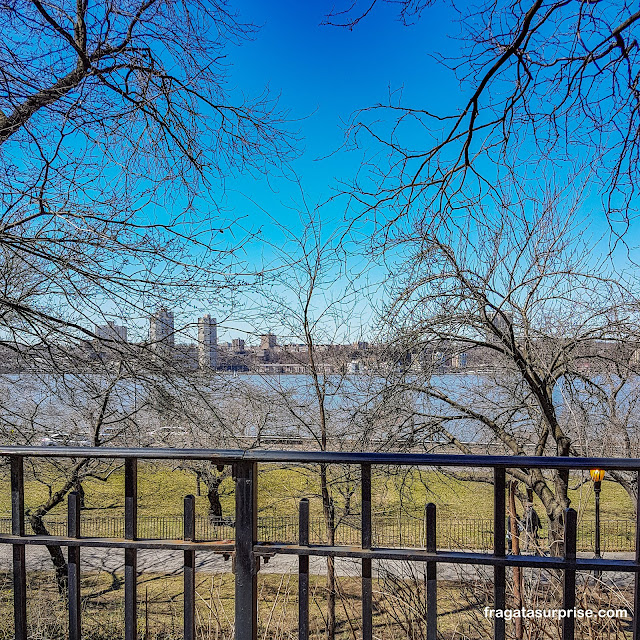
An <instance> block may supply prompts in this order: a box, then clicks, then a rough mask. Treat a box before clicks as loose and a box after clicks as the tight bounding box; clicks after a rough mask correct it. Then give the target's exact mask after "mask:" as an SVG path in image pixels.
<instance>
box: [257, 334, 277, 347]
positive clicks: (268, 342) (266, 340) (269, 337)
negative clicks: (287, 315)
mask: <svg viewBox="0 0 640 640" xmlns="http://www.w3.org/2000/svg"><path fill="white" fill-rule="evenodd" d="M276 344H277V338H276V336H275V335H273V333H265V334H264V335H262V336H260V348H261V349H273V348H274V347H275V346H276Z"/></svg>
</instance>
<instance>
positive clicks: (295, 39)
mask: <svg viewBox="0 0 640 640" xmlns="http://www.w3.org/2000/svg"><path fill="white" fill-rule="evenodd" d="M234 6H236V7H237V8H238V10H239V12H240V16H241V18H243V19H245V20H247V21H250V22H252V23H254V24H258V25H262V27H261V29H260V31H259V32H258V33H257V35H256V38H255V40H254V41H253V42H249V43H245V44H244V45H243V46H242V47H234V48H233V49H230V50H229V62H230V63H231V64H232V68H231V69H230V76H231V81H232V83H233V85H234V86H235V87H237V89H239V90H242V91H244V92H246V93H249V94H256V93H259V92H261V91H262V90H263V89H264V88H265V87H267V86H268V87H269V88H270V90H271V91H272V92H273V93H279V94H280V96H281V97H280V103H281V105H282V106H283V107H284V108H287V109H289V110H290V116H291V118H292V119H294V120H297V119H299V121H298V122H296V123H293V124H292V125H291V126H292V128H294V129H296V130H298V131H299V132H300V134H301V138H302V142H301V144H302V147H303V149H304V152H303V155H302V157H301V158H300V159H299V160H298V161H296V162H295V163H294V170H295V171H296V173H297V174H298V176H299V178H300V179H301V181H302V186H303V188H304V190H305V192H306V194H307V195H308V197H309V200H310V202H311V203H314V202H322V201H324V200H326V199H327V198H328V197H329V196H330V195H331V190H332V188H334V187H335V181H336V179H345V180H348V179H349V178H351V177H352V176H353V175H354V173H355V171H356V170H357V168H358V165H359V163H360V159H361V158H360V156H359V155H358V154H356V153H353V154H348V153H346V152H344V151H339V149H340V146H341V144H342V142H343V139H344V127H343V124H344V123H345V122H346V121H348V119H349V116H350V115H351V114H352V113H353V112H354V111H355V110H357V109H360V108H363V107H366V106H369V105H372V104H376V103H380V102H382V103H384V102H386V101H387V100H388V95H389V90H390V89H391V90H392V91H395V90H399V89H402V91H403V99H404V101H406V103H411V104H413V105H416V106H419V107H424V106H430V107H432V108H436V107H437V108H439V109H444V108H446V107H447V106H452V105H453V104H454V103H458V102H459V88H458V84H457V82H456V81H455V78H453V76H452V74H451V73H450V72H447V71H446V70H445V69H443V68H442V67H441V66H439V65H437V64H436V63H435V62H434V61H433V60H432V59H430V58H429V55H428V54H433V53H434V52H438V51H443V50H444V49H445V48H446V49H447V51H449V52H451V51H452V50H455V48H456V46H457V45H456V43H455V42H454V41H451V40H448V39H447V35H448V34H449V35H451V34H454V33H456V32H457V29H458V27H457V25H455V24H454V23H453V20H452V18H453V14H452V12H451V10H450V9H449V8H448V7H442V6H438V7H434V8H431V9H429V10H427V11H426V12H425V13H424V14H423V16H422V19H421V20H420V21H419V22H418V23H417V24H415V25H412V26H404V25H403V24H402V23H401V22H399V21H398V19H397V8H396V7H393V6H389V5H386V4H380V6H379V8H376V10H374V11H373V12H372V13H371V14H370V15H369V16H367V18H366V19H364V20H363V21H362V22H361V23H359V24H358V25H357V27H356V28H355V29H354V30H352V31H349V30H348V29H345V28H338V27H331V26H322V25H321V22H322V21H323V18H324V17H325V14H324V12H325V11H326V10H328V9H330V7H331V4H330V3H322V2H293V1H283V0H274V1H270V2H264V1H259V0H239V1H238V2H235V3H234ZM229 187H230V192H229V194H228V198H227V202H228V205H230V206H232V207H233V208H234V209H235V210H236V211H237V212H238V213H248V214H251V215H255V223H258V222H259V221H261V220H262V219H263V218H262V216H261V214H260V213H259V209H257V208H256V207H254V206H252V205H251V204H250V202H249V201H248V200H247V199H246V198H244V197H243V196H242V195H240V193H246V194H247V195H249V196H250V197H251V198H252V199H254V200H256V201H257V202H259V204H260V206H262V207H263V208H264V209H266V210H267V211H269V212H270V213H271V214H272V215H274V216H276V217H277V218H278V219H279V220H281V221H283V220H286V219H287V217H290V218H291V220H292V222H294V218H295V214H294V213H293V212H292V211H290V210H288V209H287V205H288V204H291V203H292V200H293V201H295V200H296V199H298V200H299V198H298V195H297V189H296V188H295V186H294V185H292V184H290V183H287V181H284V180H277V179H275V180H274V179H273V178H272V179H271V180H267V179H266V178H265V179H264V180H261V181H257V182H256V181H255V180H253V179H250V180H243V179H239V180H235V181H232V182H230V184H229ZM234 190H235V192H234ZM334 215H336V216H340V215H342V211H338V210H336V211H328V212H326V213H325V216H326V217H328V218H331V217H333V216H334Z"/></svg>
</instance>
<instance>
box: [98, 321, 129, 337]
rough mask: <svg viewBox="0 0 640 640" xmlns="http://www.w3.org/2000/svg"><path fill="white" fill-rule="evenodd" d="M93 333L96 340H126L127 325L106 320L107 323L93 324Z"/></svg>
mask: <svg viewBox="0 0 640 640" xmlns="http://www.w3.org/2000/svg"><path fill="white" fill-rule="evenodd" d="M94 333H95V334H96V336H97V338H98V340H113V341H114V342H126V341H127V327H124V326H121V325H119V324H116V323H115V322H113V321H112V320H107V324H97V325H95V329H94Z"/></svg>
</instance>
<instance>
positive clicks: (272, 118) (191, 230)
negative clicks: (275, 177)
mask: <svg viewBox="0 0 640 640" xmlns="http://www.w3.org/2000/svg"><path fill="white" fill-rule="evenodd" d="M0 28H1V29H2V33H3V39H2V43H0V66H1V67H2V69H3V73H2V74H1V77H0V185H1V186H0V191H1V192H2V195H1V196H0V197H1V201H0V249H1V251H0V259H1V260H2V262H1V263H0V266H1V269H0V271H2V272H7V273H10V274H11V277H10V278H9V279H8V280H6V279H4V277H3V280H4V281H7V282H9V284H7V285H5V286H4V287H3V288H2V291H1V292H0V293H1V294H2V295H1V297H0V311H1V315H0V323H1V324H0V331H1V334H2V336H1V337H2V339H3V340H7V341H9V342H10V343H11V344H14V345H20V344H24V343H35V342H43V341H48V342H52V341H53V340H54V338H55V340H56V341H57V343H58V344H59V346H62V345H63V344H65V343H67V344H69V343H73V342H75V341H77V339H78V337H87V336H88V337H94V336H93V333H92V330H91V325H92V324H93V322H95V321H97V320H99V318H101V317H102V316H103V314H105V313H106V314H109V313H110V314H112V315H113V314H115V315H119V316H125V317H127V316H132V317H139V316H140V315H142V314H144V313H147V311H145V310H147V309H149V308H152V307H153V306H154V305H156V304H162V303H165V302H166V301H167V300H171V301H172V302H173V304H178V303H181V302H184V301H185V300H188V299H193V297H194V296H195V295H196V294H200V296H201V299H202V300H205V299H210V298H211V297H212V296H213V295H215V293H216V291H218V290H219V289H220V287H221V286H226V285H227V284H228V283H229V280H228V278H229V275H230V265H229V264H228V262H226V259H227V258H228V257H229V256H230V255H231V254H232V253H233V252H234V251H235V250H236V249H237V248H238V247H239V246H241V245H242V243H243V238H242V235H239V236H238V235H236V236H234V237H230V234H229V231H230V229H231V227H232V220H229V219H225V217H224V216H223V215H222V214H221V213H220V212H219V211H218V209H217V207H216V206H215V202H216V197H215V190H216V188H217V187H218V186H219V185H220V182H221V180H222V179H223V177H224V176H225V175H229V174H231V173H233V172H234V171H249V172H251V171H252V170H262V168H263V167H265V166H271V167H274V168H277V167H278V166H280V165H281V164H282V163H283V162H286V160H287V159H288V158H289V157H291V154H292V152H293V147H292V143H293V139H292V137H291V136H290V135H289V134H288V133H287V132H286V125H285V121H284V114H283V113H282V112H281V111H280V110H279V109H278V107H277V105H276V103H275V101H273V100H272V99H271V98H270V97H269V96H268V95H266V94H264V95H261V96H258V97H257V98H255V99H243V98H242V97H239V96H238V95H237V94H236V93H235V92H233V91H232V90H231V89H229V88H228V86H227V79H226V69H225V66H224V62H223V61H224V51H225V47H226V46H227V45H228V44H230V43H233V44H237V43H239V42H241V41H242V40H244V39H246V38H247V37H249V36H251V34H252V33H253V32H254V28H253V27H252V26H251V25H248V24H243V23H242V22H241V21H240V20H239V18H238V16H237V15H236V14H235V13H234V12H233V10H232V9H231V8H230V7H229V6H228V5H227V4H226V3H223V2H208V1H203V2H195V3H188V4H186V3H183V2H157V1H155V0H144V1H140V2H134V3H133V4H131V3H122V2H115V3H114V2H97V3H93V4H92V3H89V2H78V3H74V4H69V3H65V2H63V1H60V2H45V3H42V2H39V1H37V0H34V1H33V2H27V3H19V4H15V3H13V4H11V3H10V4H7V5H5V6H3V7H2V9H0ZM225 238H228V239H227V240H225ZM235 267H236V268H238V267H239V264H238V263H236V265H235ZM240 268H242V267H240ZM19 274H21V275H22V276H23V277H19V278H17V276H18V275H19ZM24 276H26V277H24ZM16 282H19V284H16ZM169 292H171V294H169ZM15 348H18V347H17V346H16V347H15Z"/></svg>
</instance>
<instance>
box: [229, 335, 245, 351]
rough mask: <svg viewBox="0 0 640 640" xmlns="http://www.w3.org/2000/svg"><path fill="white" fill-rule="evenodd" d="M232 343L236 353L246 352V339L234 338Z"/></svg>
mask: <svg viewBox="0 0 640 640" xmlns="http://www.w3.org/2000/svg"><path fill="white" fill-rule="evenodd" d="M231 345H232V349H233V351H234V353H244V340H242V338H234V339H233V340H232V342H231Z"/></svg>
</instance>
